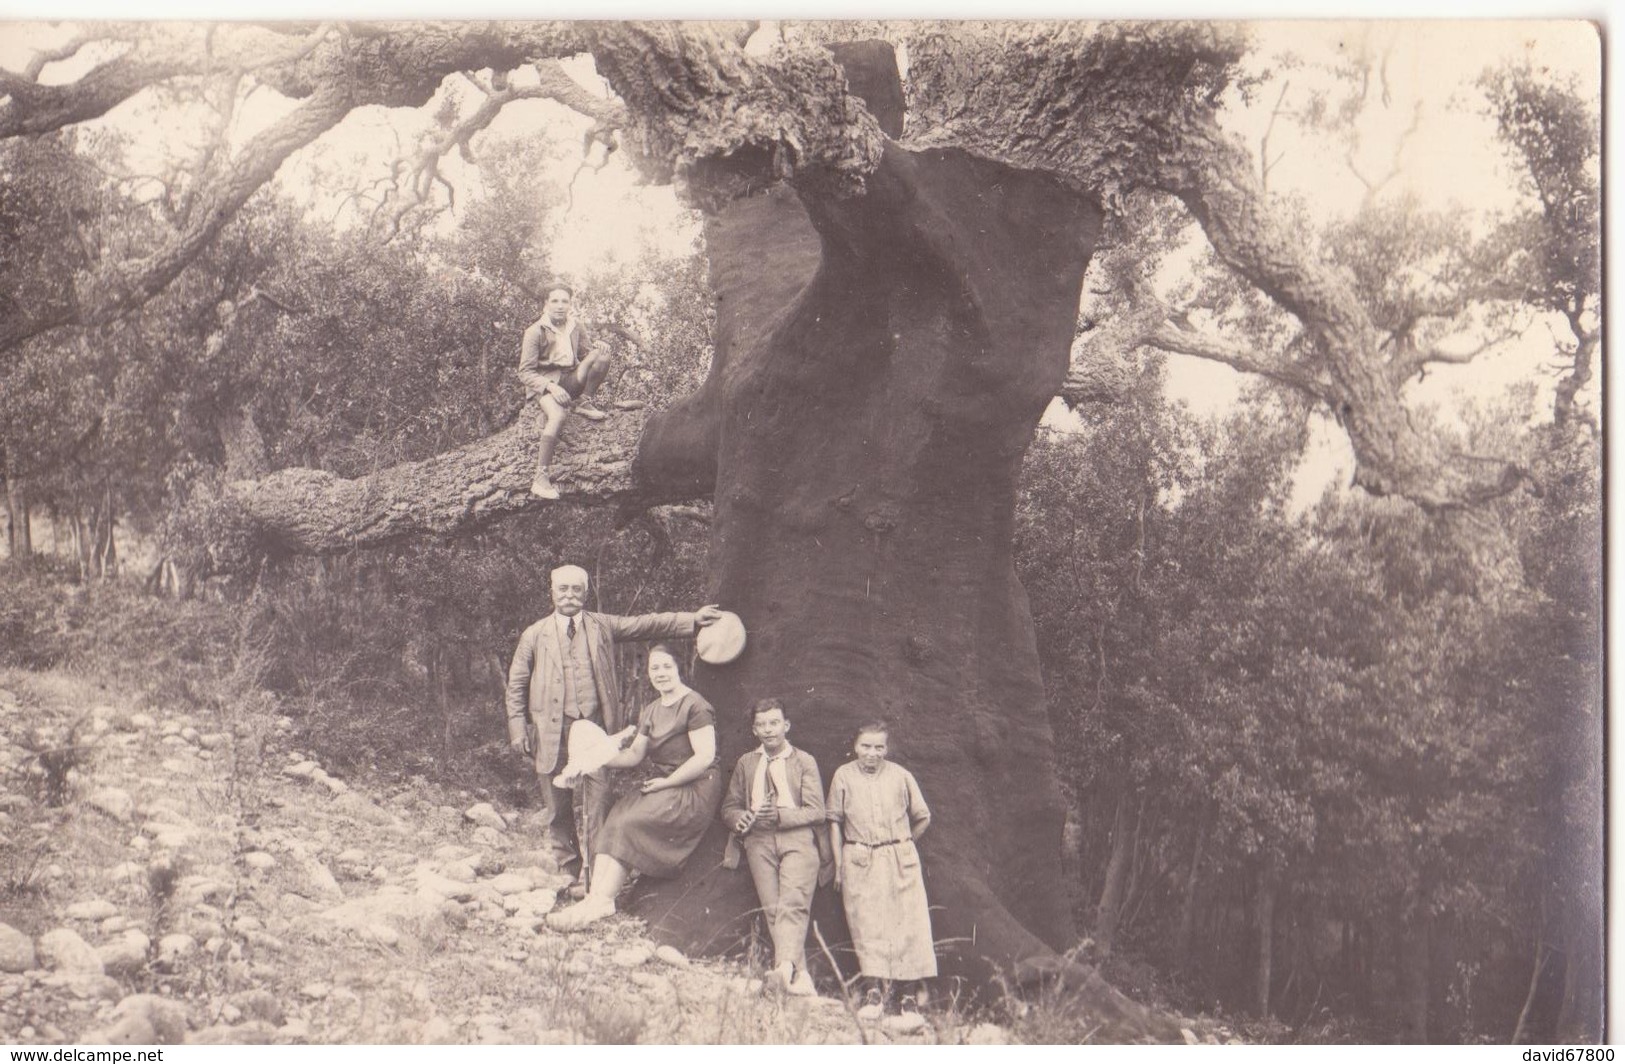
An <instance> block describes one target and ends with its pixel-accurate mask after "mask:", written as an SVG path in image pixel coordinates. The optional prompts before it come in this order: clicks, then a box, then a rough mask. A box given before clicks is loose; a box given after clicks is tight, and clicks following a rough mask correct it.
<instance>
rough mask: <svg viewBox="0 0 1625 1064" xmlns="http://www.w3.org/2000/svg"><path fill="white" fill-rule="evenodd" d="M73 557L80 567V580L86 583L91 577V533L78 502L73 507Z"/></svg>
mask: <svg viewBox="0 0 1625 1064" xmlns="http://www.w3.org/2000/svg"><path fill="white" fill-rule="evenodd" d="M72 521H73V524H72V525H71V526H70V527H71V528H72V529H73V559H74V562H75V564H76V565H77V566H78V567H79V582H80V583H84V582H85V581H87V580H89V579H90V533H89V530H88V529H87V528H86V527H85V518H84V515H83V514H81V513H80V512H79V507H78V505H77V504H75V505H74V508H73V517H72Z"/></svg>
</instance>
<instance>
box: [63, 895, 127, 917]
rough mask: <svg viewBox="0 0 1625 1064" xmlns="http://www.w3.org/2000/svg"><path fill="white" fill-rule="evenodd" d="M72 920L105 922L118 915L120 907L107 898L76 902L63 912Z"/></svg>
mask: <svg viewBox="0 0 1625 1064" xmlns="http://www.w3.org/2000/svg"><path fill="white" fill-rule="evenodd" d="M63 912H65V913H66V914H67V916H68V919H70V920H105V919H107V918H108V917H109V916H117V915H118V906H117V905H114V904H113V903H112V902H110V901H108V900H107V899H106V898H95V899H93V900H91V901H76V902H74V903H73V904H72V905H70V906H68V907H67V908H66V909H64V910H63Z"/></svg>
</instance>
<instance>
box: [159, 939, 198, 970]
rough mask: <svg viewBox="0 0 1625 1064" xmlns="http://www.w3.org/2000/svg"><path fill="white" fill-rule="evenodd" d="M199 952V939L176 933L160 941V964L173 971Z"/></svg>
mask: <svg viewBox="0 0 1625 1064" xmlns="http://www.w3.org/2000/svg"><path fill="white" fill-rule="evenodd" d="M196 952H197V939H195V938H193V937H192V936H191V935H187V934H182V933H180V932H176V933H174V934H170V935H165V936H164V937H163V938H160V939H159V940H158V964H159V965H160V966H162V967H164V968H168V969H171V970H173V969H174V968H176V967H177V966H179V965H180V963H181V962H182V961H184V960H186V959H187V958H188V957H190V956H192V954H194V953H196Z"/></svg>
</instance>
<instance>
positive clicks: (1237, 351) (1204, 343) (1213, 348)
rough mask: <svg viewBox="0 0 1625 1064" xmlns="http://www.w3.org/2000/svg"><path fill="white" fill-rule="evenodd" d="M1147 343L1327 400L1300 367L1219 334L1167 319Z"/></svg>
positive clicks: (1319, 386) (1317, 385) (1318, 383)
mask: <svg viewBox="0 0 1625 1064" xmlns="http://www.w3.org/2000/svg"><path fill="white" fill-rule="evenodd" d="M1145 342H1146V343H1147V344H1148V345H1150V346H1151V347H1155V348H1159V349H1160V350H1163V351H1169V352H1172V353H1173V354H1176V355H1190V356H1191V357H1192V358H1200V359H1205V360H1206V361H1208V362H1219V363H1222V364H1224V365H1226V366H1229V367H1230V368H1231V369H1237V370H1240V371H1241V372H1243V373H1252V374H1255V375H1257V376H1260V377H1266V378H1268V379H1270V380H1272V381H1275V382H1276V383H1277V384H1284V385H1286V386H1287V387H1288V388H1292V389H1295V390H1297V391H1300V392H1304V393H1306V394H1307V395H1309V396H1311V397H1313V398H1315V399H1320V400H1323V401H1324V399H1325V398H1326V396H1325V392H1324V390H1323V388H1322V386H1321V384H1320V382H1318V381H1316V380H1314V379H1312V378H1311V377H1309V376H1308V375H1307V374H1305V373H1304V372H1303V371H1302V370H1301V369H1299V368H1297V367H1294V366H1288V365H1284V364H1282V363H1280V362H1278V361H1276V360H1274V359H1270V358H1260V357H1259V356H1258V354H1257V353H1256V352H1254V351H1251V350H1249V349H1247V348H1244V347H1242V346H1241V345H1239V344H1233V343H1230V342H1229V341H1227V340H1221V339H1219V338H1218V337H1216V336H1206V335H1203V334H1202V333H1198V332H1195V331H1194V330H1191V329H1183V328H1180V327H1179V326H1177V325H1175V324H1174V323H1173V322H1164V323H1163V324H1162V325H1161V326H1159V327H1158V328H1157V329H1156V330H1155V331H1153V332H1152V333H1151V334H1150V335H1149V336H1147V337H1146V338H1145Z"/></svg>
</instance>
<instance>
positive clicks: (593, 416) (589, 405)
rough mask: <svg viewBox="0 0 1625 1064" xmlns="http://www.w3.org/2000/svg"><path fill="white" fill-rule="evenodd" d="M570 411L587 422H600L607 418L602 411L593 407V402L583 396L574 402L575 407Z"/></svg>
mask: <svg viewBox="0 0 1625 1064" xmlns="http://www.w3.org/2000/svg"><path fill="white" fill-rule="evenodd" d="M572 409H573V410H574V412H575V413H577V414H580V415H581V416H582V417H584V418H586V419H587V420H588V421H602V420H604V419H605V418H606V417H608V416H609V415H608V414H606V413H604V412H603V411H602V410H600V409H598V407H597V406H595V405H593V401H592V400H591V399H589V398H587V397H586V396H585V395H583V396H582V397H581V398H580V399H577V400H576V405H575V406H574V407H573V408H572Z"/></svg>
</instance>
